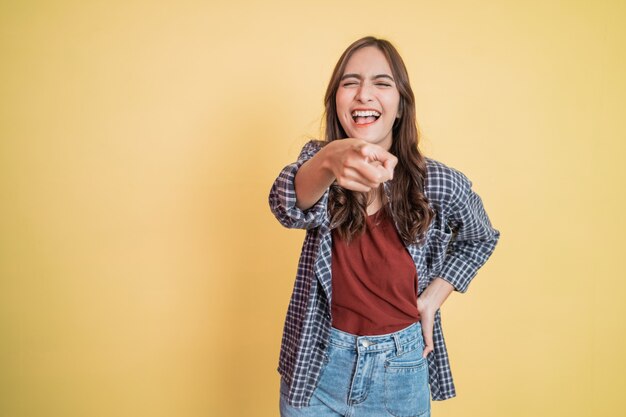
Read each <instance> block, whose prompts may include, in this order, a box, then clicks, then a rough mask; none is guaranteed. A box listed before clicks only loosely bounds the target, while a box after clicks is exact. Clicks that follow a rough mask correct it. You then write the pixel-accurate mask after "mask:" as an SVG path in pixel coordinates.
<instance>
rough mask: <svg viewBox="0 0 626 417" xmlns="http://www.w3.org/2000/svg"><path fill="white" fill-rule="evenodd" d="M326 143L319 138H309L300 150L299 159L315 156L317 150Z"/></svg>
mask: <svg viewBox="0 0 626 417" xmlns="http://www.w3.org/2000/svg"><path fill="white" fill-rule="evenodd" d="M325 144H326V142H325V141H323V140H318V139H309V140H308V141H307V142H306V143H305V144H304V145H303V146H302V149H301V150H300V155H299V156H298V160H303V159H309V158H311V157H313V155H315V154H316V153H317V152H319V150H320V149H322V147H324V145H325Z"/></svg>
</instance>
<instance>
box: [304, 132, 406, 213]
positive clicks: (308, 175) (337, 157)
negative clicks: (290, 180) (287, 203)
mask: <svg viewBox="0 0 626 417" xmlns="http://www.w3.org/2000/svg"><path fill="white" fill-rule="evenodd" d="M397 162H398V160H397V159H396V157H395V156H393V155H392V154H390V153H389V152H387V151H385V150H384V149H383V148H381V147H380V146H377V145H373V144H370V143H368V142H365V141H364V140H362V139H352V138H346V139H341V140H335V141H332V142H330V143H329V144H328V145H326V146H325V147H323V148H322V149H321V150H320V151H319V152H318V153H317V154H315V156H313V157H312V158H311V159H309V160H308V161H306V162H305V163H304V164H303V165H302V167H301V168H300V169H299V170H298V173H297V174H296V178H295V190H296V206H297V207H298V208H299V209H301V210H306V209H308V208H309V207H312V206H313V205H314V204H315V203H316V202H317V201H319V199H320V198H321V197H322V196H323V195H324V193H325V192H326V190H327V189H328V187H330V185H331V184H332V183H333V182H334V181H337V184H338V185H340V186H342V187H343V188H346V189H348V190H352V191H359V192H369V191H370V190H371V189H372V188H375V187H378V186H379V185H380V184H382V183H383V182H385V181H387V180H389V179H391V178H393V169H394V167H395V165H396V164H397Z"/></svg>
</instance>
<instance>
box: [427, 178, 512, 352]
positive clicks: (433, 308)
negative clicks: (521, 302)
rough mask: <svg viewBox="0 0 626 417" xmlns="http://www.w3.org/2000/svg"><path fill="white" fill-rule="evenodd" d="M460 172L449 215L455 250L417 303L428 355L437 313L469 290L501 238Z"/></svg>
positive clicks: (470, 184)
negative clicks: (456, 294)
mask: <svg viewBox="0 0 626 417" xmlns="http://www.w3.org/2000/svg"><path fill="white" fill-rule="evenodd" d="M457 172H458V174H459V175H458V180H459V181H458V184H457V185H459V186H458V187H455V188H456V189H457V191H458V193H454V195H452V196H451V200H452V201H451V203H450V210H449V214H448V221H449V223H450V224H451V225H452V226H453V227H454V229H456V238H454V240H453V241H452V242H451V243H450V245H451V249H452V251H451V253H449V254H448V255H447V256H446V258H445V260H444V262H443V266H442V268H441V271H440V273H439V277H437V278H435V279H433V280H432V281H431V283H430V284H429V285H428V286H427V287H426V288H425V289H424V291H422V293H421V295H420V296H419V298H418V303H417V304H418V310H419V312H420V316H421V320H420V321H421V324H422V332H423V334H424V342H425V344H426V348H425V349H424V353H423V356H424V357H426V356H427V355H428V353H429V352H431V351H432V350H433V327H434V318H435V313H436V312H437V310H438V309H439V308H440V307H441V305H442V304H443V302H444V301H445V300H446V299H447V298H448V296H449V295H450V294H451V293H452V292H453V291H457V292H461V293H464V292H466V291H467V288H468V286H469V283H470V282H471V281H472V279H473V278H474V277H475V276H476V274H477V273H478V270H479V269H480V268H481V267H482V266H483V265H484V264H485V262H487V259H489V257H490V256H491V254H492V253H493V251H494V250H495V247H496V244H497V243H498V240H499V238H500V231H499V230H497V229H495V228H494V227H493V226H492V225H491V222H490V220H489V217H488V216H487V213H486V212H485V208H484V206H483V203H482V200H481V198H480V196H479V195H478V194H476V192H475V191H474V190H472V182H471V181H470V180H469V179H468V178H467V177H466V176H465V175H464V174H462V173H461V172H460V171H457Z"/></svg>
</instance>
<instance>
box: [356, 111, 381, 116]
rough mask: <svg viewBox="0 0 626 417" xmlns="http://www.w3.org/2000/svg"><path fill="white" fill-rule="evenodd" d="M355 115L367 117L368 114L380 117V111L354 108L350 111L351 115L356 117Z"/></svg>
mask: <svg viewBox="0 0 626 417" xmlns="http://www.w3.org/2000/svg"><path fill="white" fill-rule="evenodd" d="M357 116H361V117H368V116H376V117H380V113H378V112H377V111H376V110H355V111H353V112H352V117H357Z"/></svg>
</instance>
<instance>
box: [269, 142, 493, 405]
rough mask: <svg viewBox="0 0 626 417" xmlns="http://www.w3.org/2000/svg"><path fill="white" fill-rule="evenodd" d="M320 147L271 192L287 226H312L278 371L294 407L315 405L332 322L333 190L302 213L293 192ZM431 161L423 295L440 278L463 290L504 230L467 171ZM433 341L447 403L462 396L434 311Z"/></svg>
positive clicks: (419, 258) (415, 251)
mask: <svg viewBox="0 0 626 417" xmlns="http://www.w3.org/2000/svg"><path fill="white" fill-rule="evenodd" d="M319 149H320V146H319V145H318V144H317V143H316V142H314V141H309V142H308V143H306V144H305V145H304V147H303V148H302V151H301V152H300V156H299V157H298V160H297V161H296V162H294V163H292V164H289V165H287V166H286V167H285V168H283V170H282V171H281V172H280V174H279V175H278V178H276V180H275V182H274V184H273V185H272V187H271V190H270V194H269V204H270V208H271V210H272V213H273V214H274V215H275V216H276V218H277V219H278V221H279V222H280V223H281V224H282V225H283V226H285V227H288V228H298V229H306V235H305V238H304V244H303V246H302V253H301V255H300V260H299V263H298V270H297V275H296V279H295V283H294V288H293V293H292V296H291V300H290V302H289V307H288V309H287V316H286V319H285V323H284V330H283V337H282V342H281V350H280V357H279V361H278V368H277V370H278V372H279V374H280V375H281V376H282V378H283V379H284V380H285V382H286V383H287V384H288V386H289V392H288V398H287V400H288V403H289V404H291V405H292V406H294V407H305V406H308V405H309V400H310V398H311V396H312V394H313V391H314V390H315V387H316V384H317V380H318V377H319V376H320V371H321V369H322V365H323V359H324V351H325V349H326V346H327V343H328V338H329V334H330V333H329V332H330V328H331V323H332V319H331V309H330V305H331V300H332V285H331V253H332V252H331V250H332V239H331V230H330V218H329V215H328V212H327V203H328V194H329V190H326V192H325V193H324V195H323V196H322V197H321V198H320V199H319V201H317V203H315V205H313V206H312V207H310V208H309V209H307V210H300V209H298V208H297V207H296V193H295V188H294V179H295V176H296V172H297V171H298V169H299V168H300V166H301V165H302V164H303V163H304V162H306V161H307V160H308V159H310V158H311V157H313V155H315V154H316V153H317V151H319ZM426 162H427V178H426V186H425V193H426V196H427V198H428V200H429V202H430V204H431V207H433V208H434V210H435V212H436V217H435V219H434V220H433V222H432V223H431V225H430V226H429V229H428V231H427V232H426V236H425V241H423V242H422V244H421V245H420V244H418V243H414V244H410V245H407V250H408V252H409V253H410V254H411V257H412V258H413V260H414V262H415V267H416V269H417V273H418V293H419V294H421V292H422V291H423V290H424V288H426V287H427V286H428V284H429V283H430V282H431V281H432V280H433V279H434V278H436V277H441V278H443V279H444V280H446V281H448V282H449V283H450V284H452V285H453V286H454V290H455V291H457V292H460V293H464V292H466V291H467V288H468V285H469V283H470V281H471V280H472V279H473V278H474V276H475V275H476V273H477V272H478V269H479V268H481V267H482V265H483V264H484V263H485V262H486V261H487V259H488V258H489V257H490V256H491V254H492V252H493V251H494V249H495V246H496V244H497V242H498V239H499V237H500V232H499V231H498V230H496V229H494V228H493V227H492V225H491V222H490V221H489V218H488V216H487V214H486V212H485V210H484V208H483V204H482V200H481V198H480V197H479V196H478V195H477V194H476V193H475V192H474V191H473V190H472V188H471V187H472V182H471V181H470V180H469V179H468V178H467V177H466V176H465V175H464V174H463V173H462V172H460V171H458V170H456V169H454V168H452V167H449V166H447V165H445V164H443V163H441V162H439V161H436V160H434V159H431V158H426ZM384 189H385V192H386V193H387V196H389V192H390V181H388V182H386V183H384ZM389 201H391V200H390V199H389ZM433 344H434V350H433V351H432V352H430V354H429V355H428V356H427V360H428V370H429V385H430V393H431V397H432V399H433V400H445V399H448V398H452V397H454V396H456V391H455V387H454V381H453V379H452V374H451V371H450V363H449V360H448V353H447V350H446V344H445V341H444V337H443V332H442V328H441V315H440V310H437V312H436V314H435V322H434V329H433Z"/></svg>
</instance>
